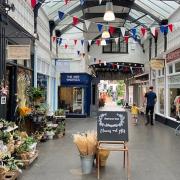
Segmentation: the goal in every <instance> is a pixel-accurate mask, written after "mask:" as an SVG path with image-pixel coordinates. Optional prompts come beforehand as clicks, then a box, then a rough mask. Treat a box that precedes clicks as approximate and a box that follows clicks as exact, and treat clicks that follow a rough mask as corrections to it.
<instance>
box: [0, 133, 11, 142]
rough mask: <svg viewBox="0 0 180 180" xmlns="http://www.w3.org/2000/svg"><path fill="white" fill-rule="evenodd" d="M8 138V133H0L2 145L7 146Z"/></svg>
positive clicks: (9, 136)
mask: <svg viewBox="0 0 180 180" xmlns="http://www.w3.org/2000/svg"><path fill="white" fill-rule="evenodd" d="M10 138H11V134H10V133H9V132H4V131H0V140H2V141H3V143H4V144H8V142H9V140H10Z"/></svg>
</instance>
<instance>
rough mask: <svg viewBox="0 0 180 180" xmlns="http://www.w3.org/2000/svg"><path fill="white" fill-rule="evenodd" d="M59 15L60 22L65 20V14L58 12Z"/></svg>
mask: <svg viewBox="0 0 180 180" xmlns="http://www.w3.org/2000/svg"><path fill="white" fill-rule="evenodd" d="M58 15H59V19H60V20H62V19H63V18H64V12H61V11H58Z"/></svg>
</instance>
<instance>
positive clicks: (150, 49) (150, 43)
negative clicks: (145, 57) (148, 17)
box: [149, 38, 152, 85]
mask: <svg viewBox="0 0 180 180" xmlns="http://www.w3.org/2000/svg"><path fill="white" fill-rule="evenodd" d="M151 58H152V38H150V39H149V61H150V60H151ZM151 81H152V77H151V67H150V69H149V85H151Z"/></svg>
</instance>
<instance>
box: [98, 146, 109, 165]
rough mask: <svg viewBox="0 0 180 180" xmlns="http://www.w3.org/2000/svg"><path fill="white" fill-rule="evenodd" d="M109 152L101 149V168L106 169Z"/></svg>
mask: <svg viewBox="0 0 180 180" xmlns="http://www.w3.org/2000/svg"><path fill="white" fill-rule="evenodd" d="M109 153H110V152H109V151H108V150H104V149H101V150H100V152H99V160H100V166H101V167H104V166H105V165H106V160H107V158H108V156H109Z"/></svg>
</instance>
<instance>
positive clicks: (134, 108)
mask: <svg viewBox="0 0 180 180" xmlns="http://www.w3.org/2000/svg"><path fill="white" fill-rule="evenodd" d="M138 113H139V109H138V107H137V106H136V104H135V103H133V105H132V107H131V117H132V123H133V125H137V123H138Z"/></svg>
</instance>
